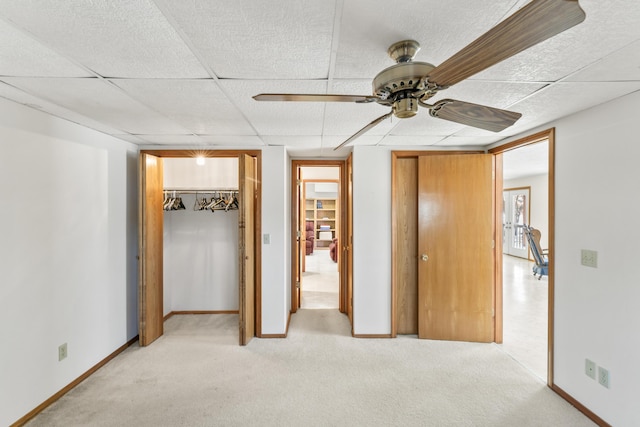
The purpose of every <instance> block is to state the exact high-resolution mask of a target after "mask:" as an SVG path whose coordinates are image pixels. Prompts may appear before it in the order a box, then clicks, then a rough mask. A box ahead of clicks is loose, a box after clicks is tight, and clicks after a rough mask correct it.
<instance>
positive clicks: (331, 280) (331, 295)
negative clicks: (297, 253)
mask: <svg viewBox="0 0 640 427" xmlns="http://www.w3.org/2000/svg"><path fill="white" fill-rule="evenodd" d="M305 263H306V269H305V272H304V273H302V303H301V308H313V309H317V308H322V309H338V290H339V277H338V264H337V263H335V262H333V261H332V260H331V258H330V257H329V251H328V250H326V249H316V250H315V251H314V252H313V254H311V255H306V260H305Z"/></svg>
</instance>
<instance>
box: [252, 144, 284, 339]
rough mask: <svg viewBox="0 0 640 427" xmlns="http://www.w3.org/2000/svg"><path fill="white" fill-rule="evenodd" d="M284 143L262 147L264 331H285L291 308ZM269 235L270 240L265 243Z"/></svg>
mask: <svg viewBox="0 0 640 427" xmlns="http://www.w3.org/2000/svg"><path fill="white" fill-rule="evenodd" d="M289 163H290V162H289V159H288V157H287V152H286V150H285V148H284V147H279V146H270V147H265V148H263V149H262V235H263V238H262V239H261V240H262V241H261V242H258V243H259V244H262V333H263V334H284V333H285V331H286V328H287V320H288V318H289V311H290V305H289V304H290V302H289V301H290V299H289V296H288V295H287V293H289V294H290V292H291V291H290V289H291V288H290V285H291V273H290V271H291V255H290V254H291V252H290V248H289V247H290V246H291V244H290V238H291V234H290V227H291V218H290V216H291V211H290V209H289V208H288V206H290V202H289V199H290V196H289V194H290V190H289V187H290V181H289V176H290V170H291V168H290V165H289ZM265 235H269V239H270V243H268V244H265V243H264V236H265Z"/></svg>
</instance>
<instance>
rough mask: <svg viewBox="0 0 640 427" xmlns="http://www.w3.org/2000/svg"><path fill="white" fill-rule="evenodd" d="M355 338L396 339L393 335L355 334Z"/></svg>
mask: <svg viewBox="0 0 640 427" xmlns="http://www.w3.org/2000/svg"><path fill="white" fill-rule="evenodd" d="M352 336H353V337H354V338H394V336H393V335H391V334H353V335H352Z"/></svg>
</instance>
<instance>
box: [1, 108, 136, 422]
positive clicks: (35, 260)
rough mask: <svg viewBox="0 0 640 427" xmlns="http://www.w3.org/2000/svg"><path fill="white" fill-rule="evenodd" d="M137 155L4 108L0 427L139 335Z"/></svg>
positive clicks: (48, 119) (111, 141) (34, 114)
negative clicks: (63, 349)
mask: <svg viewBox="0 0 640 427" xmlns="http://www.w3.org/2000/svg"><path fill="white" fill-rule="evenodd" d="M136 156H137V147H135V146H133V145H131V144H129V143H126V142H123V141H120V140H117V139H115V138H112V137H109V136H106V135H104V134H101V133H98V132H95V131H92V130H90V129H87V128H83V127H80V126H78V125H75V124H73V123H70V122H66V121H64V120H60V119H58V118H55V117H52V116H49V115H46V114H43V113H40V112H38V111H35V110H32V109H28V108H26V107H23V106H21V105H18V104H15V103H11V102H8V101H6V100H4V99H0V182H1V183H2V202H1V203H2V208H1V209H0V235H1V236H2V240H1V244H0V271H1V272H2V279H1V280H0V325H2V326H0V342H1V343H2V348H3V351H1V352H0V378H1V380H0V425H9V424H11V423H13V422H15V421H16V420H17V419H19V418H21V417H22V416H24V415H25V414H26V413H28V412H29V411H31V410H32V409H34V408H35V407H36V406H38V405H39V404H41V403H42V402H44V401H45V400H46V399H48V398H49V397H51V396H52V395H53V394H54V393H56V392H57V391H59V390H60V389H62V388H63V387H65V386H66V385H67V384H69V383H70V382H71V381H73V380H74V379H76V378H77V377H79V376H80V375H81V374H83V373H84V372H85V371H87V370H88V369H90V368H91V367H92V366H94V365H95V364H96V363H98V362H99V361H101V360H102V359H104V358H105V357H107V356H108V355H109V354H111V353H112V352H113V351H114V350H116V349H117V348H118V347H120V346H122V345H123V344H125V343H126V342H127V340H128V339H130V338H132V337H133V336H135V334H136V333H137V307H136V306H137V281H136V274H135V271H136V261H135V259H136V258H135V257H136V255H137V249H136V244H135V243H134V242H135V241H136V237H135V236H136V234H137V231H136V230H137V222H136V220H135V216H136V215H135V212H136V210H137V205H136V204H133V205H132V203H131V202H132V200H135V199H136V196H135V191H136V190H135V189H136V188H137V187H136V181H137V179H136V176H135V174H134V175H133V176H132V175H130V173H131V172H132V171H135V168H132V163H134V160H133V159H135V157H136ZM132 221H133V222H132ZM63 343H67V345H68V357H67V358H66V359H65V360H63V361H60V362H59V361H58V346H59V345H60V344H63ZM8 350H10V351H8Z"/></svg>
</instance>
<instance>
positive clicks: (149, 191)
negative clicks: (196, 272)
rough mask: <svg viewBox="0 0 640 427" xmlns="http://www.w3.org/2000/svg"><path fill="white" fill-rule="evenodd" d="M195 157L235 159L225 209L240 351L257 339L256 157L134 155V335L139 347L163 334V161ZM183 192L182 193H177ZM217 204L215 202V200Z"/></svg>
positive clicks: (147, 152) (200, 153)
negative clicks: (233, 192)
mask: <svg viewBox="0 0 640 427" xmlns="http://www.w3.org/2000/svg"><path fill="white" fill-rule="evenodd" d="M196 157H202V158H207V157H221V158H224V157H227V158H229V157H233V158H235V159H237V197H236V196H234V197H233V200H232V198H230V197H227V199H225V200H227V201H230V200H231V203H229V205H228V206H231V204H232V203H234V202H237V205H238V215H237V218H238V221H237V223H238V225H237V227H238V233H237V235H238V240H237V257H236V258H235V259H236V262H237V267H238V274H237V276H238V286H237V292H238V298H237V301H238V318H239V321H238V327H239V332H238V335H239V343H240V345H246V344H247V343H248V342H249V341H250V340H251V338H252V337H254V336H260V333H261V322H260V312H261V310H260V304H261V274H260V272H261V268H260V266H261V256H260V255H261V249H260V245H258V244H256V242H259V240H258V236H260V233H261V229H260V221H258V220H257V219H258V218H260V215H261V197H260V194H261V185H260V183H261V180H260V175H261V152H259V151H214V150H202V151H197V152H194V151H190V150H143V151H141V153H140V174H139V177H140V217H139V285H138V288H139V301H138V303H139V320H140V325H139V335H140V345H142V346H145V345H149V344H151V343H152V342H153V341H154V340H156V339H157V338H158V337H160V336H161V335H162V334H163V321H164V316H163V314H164V303H165V295H164V289H163V288H164V286H163V282H164V280H163V276H164V268H163V248H164V226H163V222H164V221H163V207H164V204H165V202H164V200H165V198H164V195H165V193H164V188H163V187H164V180H163V172H164V161H163V160H164V159H165V158H190V159H193V160H194V162H195V158H196ZM181 190H184V188H181ZM219 198H220V197H219Z"/></svg>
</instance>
